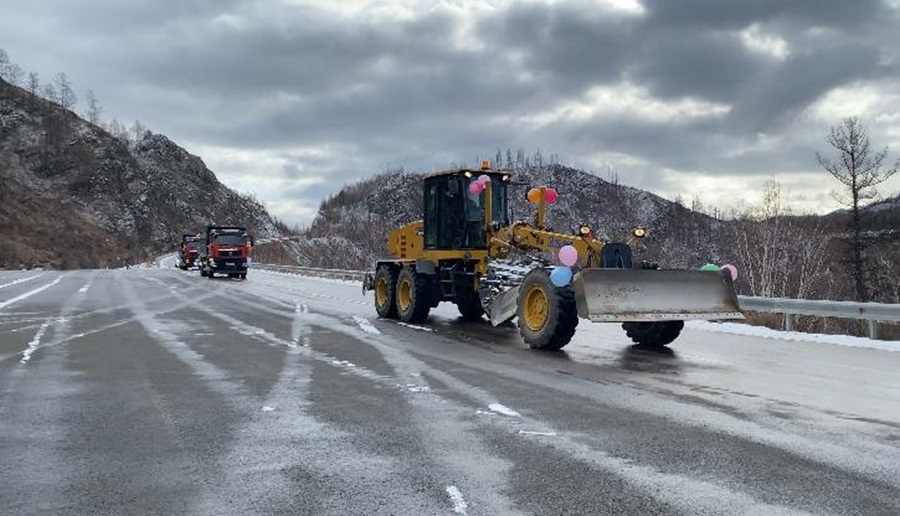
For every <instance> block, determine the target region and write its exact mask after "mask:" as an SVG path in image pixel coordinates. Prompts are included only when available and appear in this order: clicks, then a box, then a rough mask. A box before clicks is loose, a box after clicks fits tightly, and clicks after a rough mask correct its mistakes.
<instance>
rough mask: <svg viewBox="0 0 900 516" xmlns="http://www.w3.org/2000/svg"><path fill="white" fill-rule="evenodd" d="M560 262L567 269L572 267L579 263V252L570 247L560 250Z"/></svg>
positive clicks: (566, 246) (563, 247)
mask: <svg viewBox="0 0 900 516" xmlns="http://www.w3.org/2000/svg"><path fill="white" fill-rule="evenodd" d="M559 262H560V263H562V264H563V265H565V266H566V267H572V266H574V265H575V264H576V263H578V250H577V249H575V248H574V247H572V246H570V245H564V246H562V247H560V248H559Z"/></svg>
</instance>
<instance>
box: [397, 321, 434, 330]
mask: <svg viewBox="0 0 900 516" xmlns="http://www.w3.org/2000/svg"><path fill="white" fill-rule="evenodd" d="M397 324H399V325H400V326H406V327H407V328H412V329H414V330H419V331H430V332H434V330H433V329H432V328H427V327H425V326H418V325H415V324H409V323H405V322H403V321H397Z"/></svg>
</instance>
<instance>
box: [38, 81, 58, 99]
mask: <svg viewBox="0 0 900 516" xmlns="http://www.w3.org/2000/svg"><path fill="white" fill-rule="evenodd" d="M41 96H42V97H44V98H45V99H47V100H49V101H50V102H55V103H57V104H59V93H57V91H56V87H54V86H53V85H52V84H50V83H47V84H45V85H43V86H41Z"/></svg>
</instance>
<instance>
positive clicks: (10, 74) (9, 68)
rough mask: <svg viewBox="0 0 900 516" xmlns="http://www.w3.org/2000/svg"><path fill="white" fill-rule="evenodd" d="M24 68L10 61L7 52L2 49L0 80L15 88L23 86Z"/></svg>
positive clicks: (0, 51) (0, 54)
mask: <svg viewBox="0 0 900 516" xmlns="http://www.w3.org/2000/svg"><path fill="white" fill-rule="evenodd" d="M24 73H25V72H24V70H22V67H21V66H19V65H17V64H16V63H13V62H12V61H11V60H10V59H9V55H8V54H7V53H6V50H3V49H2V48H0V78H2V79H3V80H5V81H6V82H8V83H10V84H13V85H15V86H19V85H21V81H22V75H23V74H24Z"/></svg>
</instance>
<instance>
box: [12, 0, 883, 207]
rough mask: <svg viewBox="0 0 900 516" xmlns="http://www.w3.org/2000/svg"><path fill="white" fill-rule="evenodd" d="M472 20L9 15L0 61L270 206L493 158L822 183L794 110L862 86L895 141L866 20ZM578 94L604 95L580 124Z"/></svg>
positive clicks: (235, 12)
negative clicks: (139, 125) (527, 155)
mask: <svg viewBox="0 0 900 516" xmlns="http://www.w3.org/2000/svg"><path fill="white" fill-rule="evenodd" d="M411 1H413V0H407V3H409V2H411ZM386 4H387V3H386V2H377V3H375V4H373V5H376V6H377V7H384V6H385V5H386ZM477 4H480V2H479V1H478V0H473V1H472V2H469V3H468V4H465V6H464V8H462V9H458V8H456V7H454V6H456V5H457V4H435V3H434V2H430V1H426V0H422V1H421V2H420V3H419V4H418V5H417V6H415V7H416V8H414V9H410V10H408V11H407V14H406V15H403V16H385V15H383V14H378V13H375V12H373V11H372V10H371V9H369V10H366V9H363V10H362V11H359V12H353V11H345V10H335V9H334V6H335V5H337V4H334V3H331V2H322V3H320V4H318V5H313V3H312V2H305V3H303V4H302V5H301V4H297V3H286V2H284V3H282V2H275V1H266V2H261V1H258V2H253V1H238V0H228V1H220V0H198V1H193V2H140V1H134V2H126V1H120V0H85V1H84V2H78V3H74V2H69V1H68V0H47V1H44V2H34V1H23V0H7V1H6V2H4V16H3V17H2V18H0V33H2V34H4V41H3V42H0V44H2V45H3V46H4V48H6V50H7V51H8V52H9V53H10V55H11V56H12V58H13V59H14V60H16V61H18V62H19V63H20V64H21V65H22V66H23V67H25V68H26V69H29V70H37V71H39V72H40V73H41V75H42V77H43V78H44V79H45V80H46V79H49V78H50V77H51V76H52V75H53V73H55V72H56V71H60V70H62V71H66V72H67V73H68V74H69V75H70V77H71V78H72V79H73V80H74V81H75V83H76V86H77V87H78V88H79V91H83V90H85V89H87V88H92V89H93V90H94V91H95V92H97V94H98V96H99V98H100V101H101V103H102V104H103V105H104V107H105V113H106V115H107V116H109V117H116V118H119V119H120V120H122V119H124V120H133V119H140V120H142V121H144V122H145V123H147V124H148V125H149V126H150V127H151V128H152V129H154V130H156V131H158V132H163V133H166V134H167V135H169V136H170V137H172V138H173V139H175V140H176V141H183V142H187V143H190V145H193V146H195V147H197V146H199V147H200V148H202V149H204V150H203V157H204V158H205V159H206V160H207V161H208V162H209V163H210V164H211V165H212V166H213V167H214V168H215V170H216V171H217V172H219V174H220V176H221V178H222V179H223V180H224V181H225V182H226V183H229V184H236V185H238V186H239V189H243V190H247V189H257V192H256V193H257V195H258V196H259V197H260V198H262V199H263V200H266V199H269V200H271V202H272V203H273V204H274V205H277V206H286V205H289V204H290V203H291V200H294V199H295V200H297V202H302V203H305V204H309V203H313V204H314V203H315V202H316V200H317V199H318V198H320V197H321V196H324V195H327V194H328V193H333V192H335V191H336V190H337V189H339V188H340V186H342V185H343V184H345V183H347V182H350V181H353V180H354V179H357V178H360V177H365V176H368V175H371V174H372V173H374V172H377V171H379V170H381V169H384V168H385V167H388V166H405V167H406V168H408V169H414V170H427V169H430V168H436V167H444V166H447V165H449V164H450V163H451V162H459V161H461V160H465V161H467V162H470V163H472V162H474V160H475V158H476V157H479V156H481V157H483V156H493V154H494V152H495V150H496V149H497V148H502V149H505V148H507V147H511V148H513V149H516V148H518V147H524V148H528V149H534V148H541V149H543V150H544V151H545V153H546V154H549V153H555V154H558V155H559V156H561V158H562V160H563V161H565V162H566V163H570V164H575V165H584V166H597V165H598V163H600V161H603V160H608V162H609V164H611V165H613V166H616V167H619V168H622V169H623V170H628V172H629V174H628V177H629V178H633V181H634V183H633V185H634V186H637V187H641V188H647V189H651V190H653V189H654V188H656V187H657V186H658V185H659V184H660V183H661V181H662V173H661V172H660V171H661V170H663V169H665V170H677V171H683V172H685V173H692V174H706V175H708V176H709V177H756V176H759V175H767V174H776V175H777V174H778V173H780V172H782V171H783V172H788V171H790V172H792V173H804V172H805V173H807V174H810V177H820V176H814V174H820V172H818V171H817V170H816V167H815V164H814V160H813V155H814V152H815V150H818V149H821V148H823V147H824V136H825V134H826V131H827V129H828V125H830V124H833V123H835V122H837V120H836V119H834V120H832V119H825V118H823V116H825V115H823V114H822V113H820V112H819V111H816V110H815V109H813V108H814V107H815V106H818V105H819V104H817V103H821V102H822V101H823V99H825V98H827V96H828V95H829V94H831V93H833V92H835V91H836V89H837V88H848V87H850V88H864V87H867V86H870V87H871V88H874V91H875V92H876V93H875V94H876V95H878V96H879V97H878V99H877V100H874V101H868V103H865V102H862V100H860V101H859V102H862V104H861V105H862V108H859V109H868V111H864V112H862V113H852V112H847V113H846V114H863V115H868V116H870V117H874V116H875V115H876V114H886V115H891V113H895V114H896V116H893V118H892V116H882V117H881V118H879V119H878V120H875V119H874V118H873V120H872V124H873V125H872V127H871V133H872V135H873V137H874V138H875V139H876V142H877V143H878V144H879V145H883V144H887V143H890V142H891V141H892V140H891V138H897V136H896V135H900V127H897V126H896V124H900V88H898V87H897V86H896V85H895V84H896V79H897V75H898V72H897V59H898V56H897V55H896V52H897V51H896V50H895V48H897V45H898V43H900V40H898V35H897V34H896V30H895V27H896V26H897V22H898V21H900V20H898V13H897V10H896V9H892V8H891V7H889V6H888V5H887V4H886V3H884V2H880V1H876V0H864V1H863V0H861V1H857V2H847V1H845V0H828V1H822V0H799V1H793V2H784V1H781V0H756V1H747V2H740V3H736V2H721V1H719V0H684V1H669V0H644V1H643V2H641V5H642V7H643V13H629V12H621V11H617V10H614V9H607V8H604V7H603V5H604V4H602V3H597V2H593V1H588V0H571V1H568V2H553V3H542V2H539V1H535V2H528V3H523V2H509V3H508V5H502V4H501V5H499V6H498V5H495V6H494V7H493V8H486V7H485V8H476V7H478V5H477ZM748 38H749V40H748ZM753 38H756V40H753ZM754 45H757V46H756V47H754ZM628 88H631V90H628ZM598 89H600V90H603V91H608V90H612V91H615V92H621V95H612V96H611V97H610V96H606V97H602V98H603V101H602V102H603V104H602V105H591V104H590V99H591V98H593V97H591V95H592V92H595V91H597V90H598ZM635 89H636V90H635ZM635 91H637V93H635ZM629 95H630V96H629ZM635 95H637V96H635ZM573 106H574V107H573ZM579 106H581V107H579ZM647 106H651V107H647ZM671 106H682V107H680V108H678V109H676V114H675V115H671V114H666V110H667V109H674V108H672V107H671ZM873 106H877V108H876V107H873ZM840 108H841V106H832V109H830V110H825V112H827V113H838V112H841V113H843V111H841V109H840ZM579 109H588V110H589V112H590V114H589V115H584V113H582V112H580V111H579ZM704 109H706V110H707V111H704ZM847 109H850V108H849V107H848V108H847ZM590 110H592V111H590ZM710 110H711V111H710ZM892 135H893V136H892ZM897 144H898V148H897V149H896V150H898V151H900V141H897ZM234 153H239V159H236V158H233V155H234ZM598 156H600V157H598ZM602 156H612V157H607V158H604V157H602ZM598 160H600V161H598ZM617 160H618V161H617ZM254 178H255V179H257V180H253V179H254ZM666 181H671V180H670V179H666ZM811 183H812V182H811ZM665 188H666V191H675V190H677V184H667V185H666V187H665ZM811 188H813V186H812V185H811ZM815 188H820V189H821V188H824V187H823V186H821V185H818V184H817V185H816V186H815ZM803 196H805V197H808V198H810V199H818V198H819V197H818V196H817V195H816V194H813V193H809V194H806V193H804V195H803ZM308 211H309V210H308V209H307V211H306V212H308ZM306 212H304V213H306ZM291 213H294V212H291ZM289 216H295V214H293V215H289Z"/></svg>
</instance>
